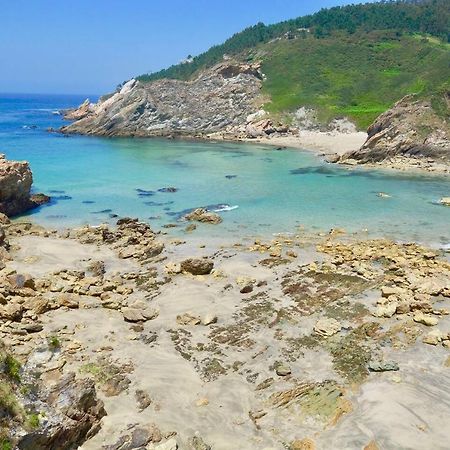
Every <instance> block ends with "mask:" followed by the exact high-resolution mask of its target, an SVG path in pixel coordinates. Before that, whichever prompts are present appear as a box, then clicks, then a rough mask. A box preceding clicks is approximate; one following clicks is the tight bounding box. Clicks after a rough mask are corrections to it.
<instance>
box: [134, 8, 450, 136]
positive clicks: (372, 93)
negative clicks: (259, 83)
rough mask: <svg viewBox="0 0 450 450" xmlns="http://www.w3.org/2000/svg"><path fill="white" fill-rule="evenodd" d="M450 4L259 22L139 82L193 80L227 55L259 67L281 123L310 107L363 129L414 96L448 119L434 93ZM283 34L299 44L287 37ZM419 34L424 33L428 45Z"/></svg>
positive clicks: (442, 84)
mask: <svg viewBox="0 0 450 450" xmlns="http://www.w3.org/2000/svg"><path fill="white" fill-rule="evenodd" d="M448 2H449V0H421V1H419V0H414V1H397V2H392V1H388V2H380V3H369V4H358V5H348V6H345V7H336V8H331V9H323V10H321V11H319V12H318V13H316V14H313V15H311V16H305V17H299V18H296V19H293V20H288V21H286V22H280V23H278V24H273V25H268V26H266V25H264V24H262V23H260V24H258V25H255V26H254V27H250V28H247V29H245V30H243V31H242V32H240V33H237V34H235V35H234V36H232V37H231V38H230V39H228V40H227V41H226V42H224V43H223V44H221V45H217V46H214V47H212V48H210V49H209V50H208V51H206V52H205V53H202V54H201V55H198V56H196V57H195V58H194V60H193V62H192V63H191V64H177V65H174V66H171V67H169V68H167V69H165V70H162V71H160V72H157V73H153V74H144V75H141V76H140V77H138V79H139V80H141V81H142V82H150V81H152V80H156V79H160V78H176V79H183V80H187V79H191V78H194V77H195V76H197V75H198V74H199V73H200V72H201V71H202V70H204V69H206V68H208V67H211V66H212V65H214V64H216V63H218V62H220V61H222V60H223V55H224V54H227V55H231V56H232V57H233V58H236V59H241V60H244V61H245V60H252V59H253V60H258V61H262V63H263V71H264V73H265V74H266V76H267V80H266V81H265V83H264V87H263V89H264V94H266V95H267V96H269V98H271V100H272V101H271V102H270V103H268V104H267V105H266V109H268V110H269V111H270V112H271V113H272V114H273V115H275V116H278V117H279V116H283V115H284V116H286V112H289V111H292V110H295V109H296V108H298V107H301V106H310V107H313V108H315V109H317V110H318V112H319V119H321V120H322V121H323V122H327V121H329V120H330V119H332V118H333V117H339V116H347V117H350V118H351V119H352V120H354V121H355V123H356V124H357V125H358V127H359V128H365V127H367V125H369V124H370V123H371V122H372V121H373V119H375V118H376V117H377V116H378V115H379V114H380V113H382V112H384V111H386V110H387V109H388V108H389V107H390V106H392V104H393V103H395V102H396V101H397V100H399V99H400V98H402V97H403V96H404V95H406V94H412V93H418V94H419V95H421V96H425V95H426V96H431V97H432V100H433V106H435V109H436V111H437V112H438V113H440V114H444V115H445V114H447V113H448V105H447V104H444V103H445V102H444V103H443V102H442V97H443V96H442V95H439V94H437V95H436V93H439V92H442V91H443V90H444V89H445V90H446V91H447V92H448V91H450V44H448V43H444V42H450V10H449V8H448ZM299 28H300V29H302V28H308V29H309V30H310V33H309V34H308V33H305V32H304V31H301V30H299ZM286 32H288V33H289V34H291V35H297V36H299V38H298V39H295V40H287V39H284V38H283V37H284V36H285V35H286ZM417 33H421V34H417ZM424 33H429V34H428V37H427V38H426V39H425V38H424V36H425V34H424ZM280 37H281V38H282V39H279V38H280ZM274 39H277V40H276V41H275V42H273V40H274Z"/></svg>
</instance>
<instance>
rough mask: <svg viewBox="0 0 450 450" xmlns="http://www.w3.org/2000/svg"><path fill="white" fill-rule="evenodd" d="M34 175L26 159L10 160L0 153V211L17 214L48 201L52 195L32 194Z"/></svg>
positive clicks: (8, 214) (9, 214) (11, 214)
mask: <svg viewBox="0 0 450 450" xmlns="http://www.w3.org/2000/svg"><path fill="white" fill-rule="evenodd" d="M32 184H33V175H32V173H31V169H30V166H29V164H28V163H27V162H26V161H8V160H6V159H5V155H0V213H3V214H6V215H7V216H15V215H18V214H21V213H23V212H26V211H28V210H30V209H32V208H35V207H37V206H39V205H42V204H44V203H47V202H48V201H49V200H50V197H47V196H46V195H44V194H31V185H32Z"/></svg>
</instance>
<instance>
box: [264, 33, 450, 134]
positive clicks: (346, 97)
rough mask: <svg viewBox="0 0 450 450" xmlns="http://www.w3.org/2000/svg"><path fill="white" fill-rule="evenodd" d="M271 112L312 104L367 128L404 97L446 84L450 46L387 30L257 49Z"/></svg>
mask: <svg viewBox="0 0 450 450" xmlns="http://www.w3.org/2000/svg"><path fill="white" fill-rule="evenodd" d="M257 56H260V57H261V58H262V60H263V65H262V70H263V72H264V74H265V75H266V76H267V80H266V81H265V83H264V87H263V89H264V92H265V93H266V94H268V95H269V96H270V97H271V99H272V101H271V102H270V103H268V104H267V105H266V109H267V110H268V111H270V112H272V113H283V112H284V111H292V110H294V109H296V108H298V107H300V106H311V107H314V108H316V109H318V111H319V118H320V119H321V120H323V121H328V120H330V119H331V118H333V117H339V116H347V117H350V118H351V119H352V120H353V121H355V123H356V124H357V125H358V126H359V127H360V128H366V127H367V126H368V125H369V124H370V123H371V122H372V121H373V120H374V119H375V118H376V117H377V116H378V115H379V114H380V113H382V112H384V111H386V110H387V109H388V108H389V107H390V106H392V104H393V103H395V102H396V101H397V100H399V99H400V98H401V97H403V96H404V95H406V94H411V93H419V94H423V95H426V94H428V93H431V92H435V91H436V90H440V89H442V88H443V87H444V85H447V86H448V82H449V80H450V45H449V44H444V43H441V42H440V41H439V40H437V39H434V38H424V37H423V36H418V35H404V36H400V37H396V36H395V34H393V33H389V32H372V33H369V34H357V35H344V34H340V35H337V34H336V35H334V36H331V37H329V38H326V39H316V38H314V37H312V36H309V37H307V38H306V39H296V40H281V41H276V42H274V43H271V44H266V45H264V46H262V47H260V49H259V55H257Z"/></svg>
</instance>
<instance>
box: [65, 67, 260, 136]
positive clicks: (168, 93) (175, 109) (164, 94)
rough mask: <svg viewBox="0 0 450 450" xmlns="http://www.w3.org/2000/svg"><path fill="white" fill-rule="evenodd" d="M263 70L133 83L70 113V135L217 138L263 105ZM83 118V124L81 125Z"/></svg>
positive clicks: (217, 69)
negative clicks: (207, 135) (208, 135)
mask: <svg viewBox="0 0 450 450" xmlns="http://www.w3.org/2000/svg"><path fill="white" fill-rule="evenodd" d="M261 79H262V75H261V74H260V72H259V66H257V65H251V64H238V63H234V62H231V61H227V62H223V63H221V64H218V65H216V66H215V67H213V68H211V69H209V70H206V71H204V72H202V73H201V74H200V75H199V76H198V77H197V78H196V79H194V80H193V81H180V80H173V79H162V80H157V81H154V82H151V83H143V82H140V81H136V80H130V81H128V82H127V83H125V85H124V86H123V87H122V89H121V90H120V91H119V92H116V93H115V94H113V95H112V96H109V97H105V98H103V99H101V100H100V101H99V102H98V103H97V104H89V103H88V102H84V103H83V104H82V105H81V106H80V107H79V108H78V109H77V110H74V111H71V112H70V113H69V114H66V116H65V117H66V118H67V119H72V120H77V121H76V122H75V123H73V124H71V125H69V126H66V127H63V128H62V132H64V133H81V134H95V135H101V136H155V135H156V136H164V135H177V134H179V135H184V134H187V135H193V134H195V133H202V134H203V133H213V132H217V131H223V130H225V129H226V128H227V127H236V126H240V125H242V124H245V123H246V120H247V116H249V115H250V114H252V113H255V112H256V111H257V110H258V107H259V106H260V105H261V100H260V99H259V95H260V87H261ZM78 119H79V120H78Z"/></svg>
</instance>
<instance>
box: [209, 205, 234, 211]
mask: <svg viewBox="0 0 450 450" xmlns="http://www.w3.org/2000/svg"><path fill="white" fill-rule="evenodd" d="M238 208H239V205H233V206H231V205H218V206H217V207H216V208H215V209H213V211H214V212H225V211H233V210H235V209H238Z"/></svg>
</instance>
